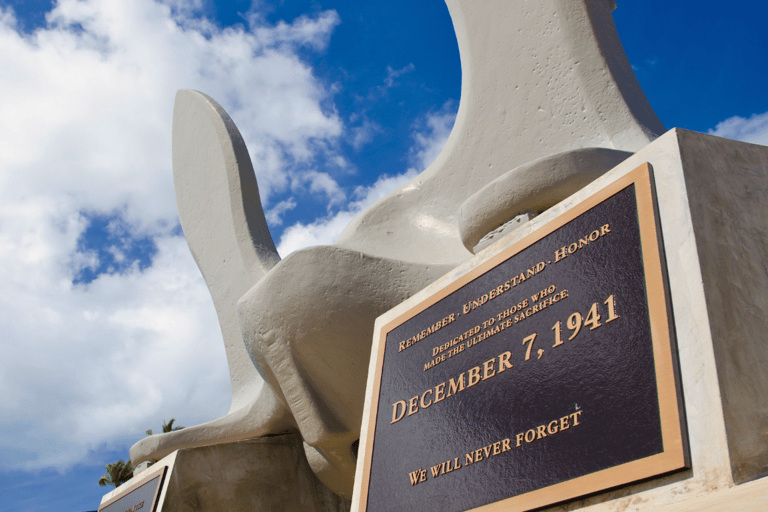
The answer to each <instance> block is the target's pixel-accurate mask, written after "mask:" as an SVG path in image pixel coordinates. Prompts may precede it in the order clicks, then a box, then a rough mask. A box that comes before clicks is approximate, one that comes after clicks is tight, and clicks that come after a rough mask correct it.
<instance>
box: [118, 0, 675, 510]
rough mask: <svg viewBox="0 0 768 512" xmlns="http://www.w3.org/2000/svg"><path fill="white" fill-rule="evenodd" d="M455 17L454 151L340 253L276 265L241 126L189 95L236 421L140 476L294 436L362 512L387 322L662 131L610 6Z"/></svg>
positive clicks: (183, 144)
mask: <svg viewBox="0 0 768 512" xmlns="http://www.w3.org/2000/svg"><path fill="white" fill-rule="evenodd" d="M446 3H447V4H448V8H449V11H450V14H451V17H452V19H453V25H454V28H455V30H456V36H457V39H458V43H459V50H460V55H461V65H462V92H461V101H460V105H459V111H458V115H457V117H456V123H455V126H454V128H453V131H452V132H451V135H450V138H449V139H448V142H447V144H446V146H445V148H444V149H443V151H442V153H441V154H440V155H439V157H438V158H437V159H436V160H435V162H434V163H433V164H432V165H431V166H430V167H429V168H428V169H426V170H425V171H424V172H422V173H421V174H420V175H419V176H417V177H416V178H414V179H413V180H411V181H410V182H409V183H407V184H405V185H403V186H402V187H400V188H399V189H397V190H395V191H394V192H392V193H391V194H389V195H388V196H387V197H385V198H383V199H382V200H380V201H378V202H377V203H376V204H374V205H373V206H371V207H370V208H369V209H368V210H366V211H365V212H363V213H362V214H360V215H359V216H358V217H357V218H356V219H355V220H354V221H352V223H351V224H350V225H349V226H348V227H347V229H346V230H345V231H344V233H343V234H342V235H341V237H340V238H339V240H338V241H337V242H336V243H335V244H333V245H331V246H320V247H311V248H308V249H303V250H300V251H297V252H295V253H292V254H290V255H288V257H286V258H285V259H283V260H281V259H280V257H279V256H278V254H277V251H276V249H275V246H274V243H273V241H272V237H271V236H270V233H269V229H268V227H267V224H266V221H265V218H264V213H263V211H262V209H261V203H260V200H259V191H258V186H257V184H256V178H255V176H254V172H253V168H252V166H251V162H250V159H249V156H248V152H247V149H246V147H245V144H244V142H243V140H242V138H241V137H240V134H239V133H238V130H237V128H236V127H235V125H234V123H233V122H232V120H231V119H230V118H229V116H228V115H227V114H226V113H225V112H224V110H223V109H222V108H221V107H220V106H219V105H218V104H217V103H216V102H215V101H213V100H212V99H211V98H209V97H207V96H205V95H204V94H201V93H199V92H195V91H189V90H181V91H179V93H178V94H177V96H176V105H175V110H174V121H173V167H174V181H175V184H176V195H177V201H178V207H179V216H180V218H181V223H182V227H183V229H184V234H185V236H186V238H187V242H188V244H189V247H190V249H191V251H192V253H193V255H194V257H195V259H196V261H197V264H198V266H199V267H200V270H201V272H202V274H203V276H204V277H205V281H206V283H207V284H208V287H209V289H210V292H211V295H212V297H213V301H214V304H215V306H216V311H217V313H218V317H219V322H220V324H221V329H222V332H223V335H224V343H225V345H226V352H227V358H228V362H229V368H230V374H231V380H232V405H231V408H230V411H229V413H228V414H227V415H226V416H224V417H222V418H219V419H217V420H214V421H211V422H208V423H204V424H202V425H197V426H194V427H189V428H186V429H184V430H180V431H176V432H170V433H167V434H161V435H153V436H150V437H147V438H145V439H143V440H141V441H139V442H138V443H136V444H135V445H134V446H133V447H132V448H131V459H132V460H133V462H134V464H138V463H140V462H142V461H144V460H148V459H159V458H161V457H163V456H165V455H167V454H169V453H170V452H172V451H173V450H177V449H181V448H188V447H195V446H206V445H213V444H220V443H228V442H234V441H238V440H244V439H250V438H254V437H260V436H266V435H270V434H279V433H284V432H296V433H297V434H298V435H300V436H301V438H302V439H303V442H304V449H305V453H306V456H307V459H308V461H309V463H310V466H311V467H312V469H313V471H314V472H315V474H316V475H317V476H318V477H319V478H320V479H321V480H322V481H323V482H324V483H325V484H326V485H327V486H328V487H330V488H331V489H332V490H333V491H335V492H336V493H338V494H340V495H342V496H345V497H349V496H350V495H351V493H352V485H353V479H354V472H355V457H356V454H355V446H356V445H355V443H356V441H357V439H358V436H359V430H360V422H361V417H362V409H363V401H364V393H365V383H366V374H367V369H368V359H369V354H370V345H371V337H372V331H373V324H374V320H375V318H376V317H377V316H378V315H380V314H381V313H383V312H385V311H386V310H388V309H390V308H391V307H393V306H395V305H396V304H398V303H399V302H401V301H403V300H404V299H406V298H408V297H409V296H411V295H412V294H413V293H415V292H416V291H418V290H420V289H422V288H423V287H424V286H426V285H427V284H429V283H430V282H432V281H433V280H435V279H436V278H437V277H439V276H441V275H443V274H444V273H446V272H447V271H449V270H450V269H452V268H454V267H455V266H457V265H458V264H459V263H461V262H463V261H465V260H466V259H467V258H469V257H471V256H472V254H473V251H475V250H478V249H479V248H481V247H482V246H483V245H485V244H487V242H488V239H487V237H486V235H488V233H492V232H493V231H494V230H496V229H497V228H499V227H500V226H502V225H503V224H504V223H505V222H507V221H509V220H511V219H513V218H515V217H516V216H518V215H520V214H524V213H527V212H539V211H542V210H544V209H546V208H548V207H550V206H552V205H554V204H555V203H557V202H559V201H560V200H562V199H564V198H565V197H567V196H569V195H570V194H572V193H573V192H575V191H576V190H578V189H579V188H581V187H583V186H584V185H586V184H587V183H589V182H590V181H592V180H593V179H595V178H596V177H598V176H600V175H601V174H602V173H604V172H605V171H607V170H609V169H610V168H612V167H613V166H615V165H616V164H617V163H619V162H620V161H622V160H623V159H625V158H626V157H627V156H629V154H631V152H635V151H637V150H639V149H641V148H643V147H645V146H646V145H647V144H648V143H649V142H650V141H651V140H653V139H654V138H655V137H656V136H657V134H660V133H662V132H663V131H664V127H663V126H662V125H661V123H660V122H659V120H658V118H657V117H656V115H655V114H654V113H653V110H652V109H651V107H650V105H649V104H648V102H647V100H646V98H645V96H644V95H643V93H642V91H641V89H640V85H639V84H638V82H637V79H636V78H635V76H634V74H633V72H632V69H631V67H630V64H629V62H628V61H627V58H626V55H625V54H624V51H623V49H622V46H621V43H620V41H619V37H618V34H617V33H616V28H615V26H614V23H613V19H612V16H611V10H612V7H613V6H612V2H611V1H610V0H535V1H526V0H483V1H472V0H446ZM484 237H486V240H483V238H484Z"/></svg>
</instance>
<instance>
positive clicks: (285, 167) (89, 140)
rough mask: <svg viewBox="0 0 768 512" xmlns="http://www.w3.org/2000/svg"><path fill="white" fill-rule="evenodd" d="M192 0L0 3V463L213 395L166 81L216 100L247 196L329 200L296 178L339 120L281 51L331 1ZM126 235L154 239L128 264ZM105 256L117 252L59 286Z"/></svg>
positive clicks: (216, 377) (43, 456) (214, 334)
mask: <svg viewBox="0 0 768 512" xmlns="http://www.w3.org/2000/svg"><path fill="white" fill-rule="evenodd" d="M200 6H201V3H200V2H199V1H186V2H185V1H183V0H173V1H170V0H169V1H168V2H167V3H166V4H163V3H158V2H155V1H152V0H77V1H76V0H60V1H59V2H58V3H57V4H56V8H55V9H54V10H53V11H52V12H51V13H49V14H48V17H47V20H48V26H47V27H45V28H41V29H38V30H36V31H35V32H33V33H31V34H23V33H21V32H19V30H20V29H19V27H18V26H17V24H16V23H15V21H14V19H13V16H12V14H11V11H10V10H9V9H7V8H6V9H3V8H0V48H3V51H2V52H0V69H2V70H3V72H2V73H0V94H2V97H3V109H2V115H1V117H0V287H2V290H3V294H2V296H0V322H2V325H3V335H2V336H0V353H2V354H3V357H2V358H0V389H2V391H3V392H2V393H0V429H2V432H3V436H2V439H0V469H8V468H14V467H15V468H19V467H26V468H42V467H59V468H66V467H68V466H70V465H72V464H74V463H76V462H78V461H79V460H82V459H83V457H85V456H86V454H87V452H88V450H92V449H95V448H96V447H99V446H105V445H110V444H113V443H115V442H117V441H119V440H130V441H133V440H136V438H137V436H141V435H142V434H143V432H144V430H146V429H147V428H151V427H155V428H157V426H158V425H159V424H161V421H162V420H163V419H169V418H170V417H176V418H177V419H178V421H179V422H181V423H183V424H185V425H192V424H195V423H199V422H201V421H203V420H205V419H211V418H214V417H217V416H220V415H221V414H223V413H225V412H226V410H227V408H228V406H229V382H228V371H227V368H226V359H225V355H224V350H223V344H222V342H221V334H220V332H219V327H218V322H217V320H216V318H215V312H214V309H213V308H212V305H211V300H210V298H209V295H208V291H207V289H206V287H205V284H204V283H203V281H202V278H201V277H200V274H199V272H198V270H197V268H196V266H195V264H194V262H193V260H192V258H191V255H190V254H189V251H188V249H187V247H186V243H185V242H184V239H183V238H182V237H180V236H178V234H176V231H175V228H176V226H177V216H176V215H177V214H176V206H175V199H174V193H173V184H172V177H171V176H172V173H171V162H170V153H171V139H170V133H171V130H170V128H171V116H172V107H173V105H172V102H173V97H174V94H175V92H176V90H177V89H178V88H181V87H188V88H194V89H198V90H201V91H203V92H206V93H207V94H210V95H211V96H212V97H214V98H216V99H217V100H219V101H220V102H221V103H222V104H223V105H224V107H225V108H226V109H227V110H228V112H229V113H230V114H231V115H232V117H233V119H235V122H236V123H237V124H238V126H239V127H240V129H241V131H242V133H243V136H244V138H245V139H246V143H247V144H248V147H249V148H250V151H251V155H252V159H253V162H254V168H255V169H256V173H257V176H258V179H259V184H260V188H261V197H262V200H263V201H265V202H269V201H270V200H271V199H272V198H273V197H276V195H277V194H279V193H281V192H284V191H287V190H288V189H289V187H290V184H291V183H292V182H293V181H294V180H299V181H303V182H305V183H308V184H309V186H310V187H315V188H316V189H317V190H318V191H319V192H320V193H321V194H325V195H327V196H328V197H330V198H331V199H332V200H333V198H336V199H335V200H337V201H340V200H342V199H343V192H342V191H340V189H339V188H338V185H336V184H335V181H333V178H332V177H331V176H330V175H327V174H326V176H327V179H326V178H324V177H323V176H321V175H319V174H318V175H317V176H313V177H312V178H311V179H309V181H307V180H308V178H307V177H306V172H307V169H311V167H312V164H313V162H315V161H316V160H317V159H319V158H321V159H323V161H324V162H328V161H330V162H334V161H335V162H337V163H339V165H343V164H344V160H343V158H342V157H341V156H340V155H337V152H336V150H335V149H334V148H335V145H336V144H337V143H338V139H339V137H340V136H341V135H342V133H343V132H344V126H343V123H342V121H341V120H340V119H339V117H338V116H337V115H336V113H335V112H333V111H332V110H330V109H329V108H328V106H327V105H329V104H330V98H331V95H332V92H331V91H329V90H328V89H327V87H326V86H324V85H323V84H322V83H320V82H318V80H317V79H316V78H315V77H314V75H313V73H312V70H311V68H310V67H309V66H308V65H307V64H306V63H305V62H303V61H302V60H301V59H300V58H299V57H298V56H297V54H298V50H299V48H308V49H310V50H314V51H318V50H322V49H323V48H325V46H326V45H327V43H328V38H329V37H330V34H331V32H332V30H333V28H334V27H335V25H336V24H337V23H338V21H339V20H338V16H337V15H336V14H335V13H334V12H332V11H329V12H323V13H319V14H317V15H316V16H314V17H311V18H310V17H302V18H299V19H297V20H295V21H294V22H292V23H280V24H278V25H275V26H272V25H268V24H266V23H264V22H258V23H257V21H258V20H255V18H254V20H255V21H254V25H253V26H251V27H250V30H246V29H243V28H227V29H224V30H221V29H219V28H217V27H216V26H214V25H212V24H211V23H208V22H206V21H205V20H204V19H200V18H192V17H190V16H191V14H192V13H194V12H196V10H197V9H199V8H200ZM302 51H304V50H302ZM334 185H335V186H336V188H334ZM340 194H341V195H340ZM289 207H290V204H289V203H286V204H285V206H283V207H282V208H283V211H285V210H286V209H288V208H289ZM278 210H280V208H277V207H276V208H275V211H278ZM93 215H102V216H107V217H110V216H112V217H114V220H115V222H114V223H113V224H111V225H110V226H109V227H108V228H107V229H106V232H107V233H109V234H110V236H112V235H114V236H115V237H117V240H123V241H124V242H125V243H121V242H115V241H112V239H110V240H111V241H110V242H109V244H108V245H105V246H104V247H102V248H101V250H103V252H102V253H100V252H99V250H97V249H94V248H93V247H90V246H88V244H86V245H85V246H84V245H83V239H82V236H83V234H84V233H85V232H86V229H87V228H88V224H89V219H92V218H93ZM142 237H150V239H151V240H153V242H154V245H155V246H156V249H157V250H156V253H155V255H154V257H153V260H152V264H151V266H149V267H147V268H143V270H142V269H140V268H139V263H138V261H137V260H135V259H134V260H131V258H134V257H133V256H131V253H130V251H129V249H130V247H131V242H132V241H135V240H138V239H139V238H142ZM94 243H96V242H94ZM109 254H111V256H110V257H112V258H114V261H115V263H120V262H121V261H122V262H124V263H125V265H127V267H125V268H123V269H121V270H120V271H119V272H118V271H116V272H114V273H111V274H109V273H107V274H101V275H100V276H98V278H96V279H95V280H93V281H92V282H90V283H89V284H78V285H73V284H72V281H73V278H74V277H75V276H76V275H77V274H78V272H79V271H80V270H82V269H86V268H88V269H91V270H95V269H97V268H99V264H100V258H103V257H106V256H107V255H109Z"/></svg>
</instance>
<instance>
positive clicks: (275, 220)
mask: <svg viewBox="0 0 768 512" xmlns="http://www.w3.org/2000/svg"><path fill="white" fill-rule="evenodd" d="M294 208H296V200H295V199H293V198H292V197H289V198H288V199H286V200H285V201H280V202H279V203H277V204H276V205H275V206H273V207H272V208H270V209H269V210H268V211H267V212H265V216H266V218H267V222H268V223H269V225H270V226H281V225H282V224H283V215H284V214H285V212H289V211H291V210H293V209H294Z"/></svg>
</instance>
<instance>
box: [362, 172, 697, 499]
mask: <svg viewBox="0 0 768 512" xmlns="http://www.w3.org/2000/svg"><path fill="white" fill-rule="evenodd" d="M650 173H651V169H650V167H649V166H648V164H645V165H643V166H641V167H640V168H638V169H635V170H634V171H632V172H631V173H628V174H627V175H625V176H624V177H622V178H620V179H619V180H618V181H616V182H614V183H612V184H610V185H608V186H607V187H605V188H604V189H602V190H600V191H599V192H597V193H595V194H594V195H593V196H591V197H589V198H588V199H586V200H584V201H583V202H582V203H580V204H578V205H576V206H574V207H573V208H571V209H569V210H568V211H567V212H565V213H564V214H562V215H561V216H559V217H557V218H554V219H553V220H551V221H550V222H548V223H547V224H545V225H543V226H542V227H541V228H540V229H538V230H536V231H535V232H532V233H531V234H529V235H528V236H526V237H525V238H523V239H522V240H520V241H519V242H517V243H515V244H514V245H512V246H511V247H509V248H507V249H506V250H504V251H503V252H501V253H499V254H497V255H496V256H494V257H493V258H491V259H489V260H486V261H485V262H483V263H481V264H479V265H478V266H477V267H475V268H473V269H471V270H469V271H468V272H467V273H465V274H464V275H462V276H461V277H459V278H457V279H456V280H454V281H452V282H449V283H447V284H445V285H444V286H443V287H441V288H440V289H439V290H438V291H436V292H435V293H433V294H432V295H431V296H430V297H428V298H427V299H425V300H422V301H420V302H419V303H414V304H413V306H412V307H411V308H409V309H408V310H407V311H406V312H405V313H403V314H401V315H400V316H398V317H397V318H395V319H393V320H391V321H389V322H387V323H386V324H384V325H381V323H382V322H378V323H377V326H378V327H377V330H376V332H375V334H374V345H373V350H372V354H371V358H372V359H371V373H370V375H369V383H368V390H367V403H366V411H365V416H364V420H363V432H362V436H361V446H360V458H361V460H360V462H359V464H358V474H357V481H356V488H355V490H356V497H355V501H354V503H355V505H356V506H357V508H356V510H358V511H368V512H384V511H402V510H419V511H440V512H453V511H466V510H483V511H486V510H488V511H490V510H505V511H507V510H530V509H535V508H539V507H542V506H546V505H550V504H553V503H557V502H560V501H564V500H568V499H572V498H576V497H579V496H584V495H586V494H590V493H594V492H597V491H601V490H604V489H608V488H611V487H615V486H619V485H623V484H627V483H630V482H633V481H636V480H640V479H644V478H649V477H652V476H656V475H660V474H663V473H667V472H670V471H674V470H678V469H681V468H684V467H687V466H688V460H687V443H686V442H685V438H684V436H685V432H684V428H683V423H684V422H683V418H682V405H681V398H680V396H681V395H680V393H679V392H678V389H679V386H678V383H677V377H676V373H677V371H676V368H677V365H676V359H675V357H676V354H675V350H674V343H673V338H672V333H673V330H672V328H671V312H670V308H669V300H668V294H667V292H666V279H665V277H664V266H663V264H662V262H663V257H662V254H661V247H662V245H661V243H660V240H661V238H660V237H661V233H660V229H659V225H658V222H657V214H656V211H655V204H654V194H653V189H652V187H653V185H652V181H651V174H650Z"/></svg>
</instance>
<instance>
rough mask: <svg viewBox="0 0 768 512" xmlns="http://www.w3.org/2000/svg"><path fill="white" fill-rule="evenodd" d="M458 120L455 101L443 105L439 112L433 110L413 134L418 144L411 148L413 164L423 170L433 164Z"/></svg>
mask: <svg viewBox="0 0 768 512" xmlns="http://www.w3.org/2000/svg"><path fill="white" fill-rule="evenodd" d="M455 121H456V108H455V105H454V104H453V102H448V103H446V104H445V105H443V107H442V109H440V111H439V112H433V113H431V114H429V115H427V116H426V117H425V119H424V122H423V123H422V124H423V127H422V128H421V129H420V130H417V131H416V132H414V134H413V138H414V139H415V141H416V144H415V145H414V146H413V148H412V150H411V159H412V161H413V166H414V167H415V168H416V169H418V170H419V171H422V170H424V169H426V168H427V167H429V166H430V164H432V162H434V161H435V158H437V155H439V154H440V152H441V151H442V150H443V146H445V143H446V142H447V141H448V136H449V135H450V134H451V130H452V129H453V123H454V122H455Z"/></svg>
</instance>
